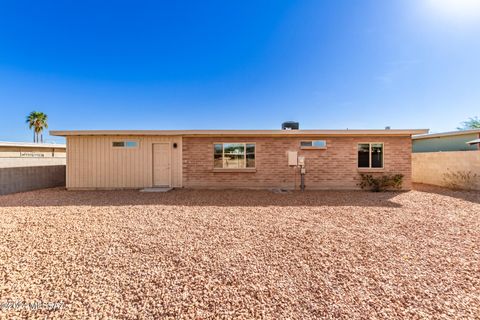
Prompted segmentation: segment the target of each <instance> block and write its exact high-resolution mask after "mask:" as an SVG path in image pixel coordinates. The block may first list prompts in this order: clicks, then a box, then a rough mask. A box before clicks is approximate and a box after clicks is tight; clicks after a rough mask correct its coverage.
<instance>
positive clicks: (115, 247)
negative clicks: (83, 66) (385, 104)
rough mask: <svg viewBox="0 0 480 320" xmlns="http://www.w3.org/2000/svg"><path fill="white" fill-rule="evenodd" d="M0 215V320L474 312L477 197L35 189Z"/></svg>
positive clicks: (479, 292) (479, 308)
mask: <svg viewBox="0 0 480 320" xmlns="http://www.w3.org/2000/svg"><path fill="white" fill-rule="evenodd" d="M0 217H1V219H0V248H1V250H0V277H1V281H0V292H1V301H0V303H1V307H2V309H0V318H9V317H10V318H11V317H25V318H35V317H38V318H45V316H48V317H49V318H58V319H65V318H67V319H68V318H77V319H81V318H123V319H161V318H186V319H192V318H196V319H205V318H224V319H230V318H240V319H242V318H244V319H251V318H266V319H281V318H291V319H309V318H344V319H398V318H409V319H425V318H432V319H440V318H441V319H474V318H480V193H479V192H455V191H448V190H446V189H440V188H433V187H426V186H416V190H415V191H411V192H404V193H401V192H397V193H366V192H334V191H309V192H305V193H303V194H302V193H299V192H293V193H272V192H270V191H248V190H244V191H238V190H237V191H233V190H228V191H214V190H173V191H171V192H169V193H139V192H137V191H96V192H93V191H92V192H89V191H88V192H87V191H84V192H73V191H72V192H67V191H65V190H63V189H46V190H40V191H33V192H26V193H20V194H14V195H8V196H0ZM15 302H25V303H26V304H23V303H22V304H20V303H18V304H16V305H15V304H13V305H12V304H11V303H15ZM34 302H37V303H39V302H43V303H57V304H56V305H48V304H37V305H35V304H32V305H28V303H34ZM35 307H37V308H36V309H35ZM50 309H53V310H50Z"/></svg>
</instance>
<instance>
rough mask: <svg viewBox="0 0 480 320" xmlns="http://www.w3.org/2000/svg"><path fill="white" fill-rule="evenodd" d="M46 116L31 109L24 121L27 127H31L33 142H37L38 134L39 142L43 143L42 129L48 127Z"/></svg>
mask: <svg viewBox="0 0 480 320" xmlns="http://www.w3.org/2000/svg"><path fill="white" fill-rule="evenodd" d="M47 121H48V116H47V115H46V114H45V113H43V112H38V111H32V112H30V114H29V115H28V116H27V120H26V123H27V124H28V128H29V129H33V142H39V140H38V137H39V135H40V142H42V143H43V129H46V128H48V123H47Z"/></svg>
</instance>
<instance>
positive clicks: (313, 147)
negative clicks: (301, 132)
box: [300, 139, 327, 150]
mask: <svg viewBox="0 0 480 320" xmlns="http://www.w3.org/2000/svg"><path fill="white" fill-rule="evenodd" d="M314 141H324V142H325V146H324V147H316V146H314V145H313V142H314ZM302 142H311V143H312V145H311V146H302ZM300 149H304V150H325V149H327V140H326V139H316V140H313V139H312V140H300Z"/></svg>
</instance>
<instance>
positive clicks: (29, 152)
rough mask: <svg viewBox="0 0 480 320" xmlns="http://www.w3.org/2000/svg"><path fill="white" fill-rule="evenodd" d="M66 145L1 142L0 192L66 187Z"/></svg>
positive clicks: (0, 193) (1, 193)
mask: <svg viewBox="0 0 480 320" xmlns="http://www.w3.org/2000/svg"><path fill="white" fill-rule="evenodd" d="M66 162H67V159H66V146H65V144H53V143H30V142H6V141H0V195H3V194H9V193H14V192H22V191H28V190H35V189H42V188H50V187H59V186H65V164H66Z"/></svg>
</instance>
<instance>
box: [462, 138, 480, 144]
mask: <svg viewBox="0 0 480 320" xmlns="http://www.w3.org/2000/svg"><path fill="white" fill-rule="evenodd" d="M465 143H466V144H477V143H478V144H480V139H475V140H472V141H468V142H465Z"/></svg>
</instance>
